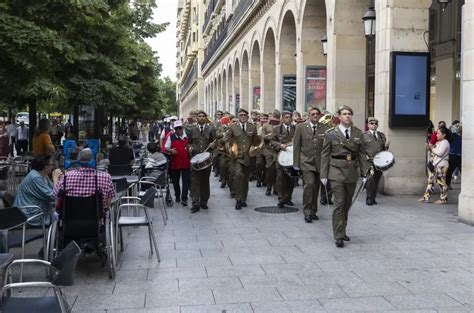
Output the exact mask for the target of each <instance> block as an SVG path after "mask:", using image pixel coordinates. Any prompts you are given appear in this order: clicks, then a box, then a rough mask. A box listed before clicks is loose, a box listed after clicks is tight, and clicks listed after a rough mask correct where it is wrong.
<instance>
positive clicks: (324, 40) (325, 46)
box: [321, 34, 328, 55]
mask: <svg viewBox="0 0 474 313" xmlns="http://www.w3.org/2000/svg"><path fill="white" fill-rule="evenodd" d="M321 43H322V44H323V54H324V55H327V54H328V36H327V35H326V34H324V36H323V38H321Z"/></svg>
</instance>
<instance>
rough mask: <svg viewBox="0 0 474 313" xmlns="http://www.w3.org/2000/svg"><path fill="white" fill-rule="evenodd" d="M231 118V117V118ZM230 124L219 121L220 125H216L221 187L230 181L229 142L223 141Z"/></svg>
mask: <svg viewBox="0 0 474 313" xmlns="http://www.w3.org/2000/svg"><path fill="white" fill-rule="evenodd" d="M229 120H230V119H229ZM227 128H228V125H226V124H223V123H219V126H217V127H216V138H217V139H218V141H217V149H216V150H217V154H218V160H219V168H220V171H219V174H220V181H221V186H220V187H221V188H225V187H226V184H227V183H228V181H229V160H230V154H229V145H228V143H225V142H222V141H221V140H220V139H222V138H223V137H224V135H225V132H226V131H227Z"/></svg>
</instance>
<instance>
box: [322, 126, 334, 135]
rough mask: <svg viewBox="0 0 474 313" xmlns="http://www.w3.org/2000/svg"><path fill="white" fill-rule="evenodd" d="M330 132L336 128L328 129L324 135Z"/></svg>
mask: <svg viewBox="0 0 474 313" xmlns="http://www.w3.org/2000/svg"><path fill="white" fill-rule="evenodd" d="M332 130H336V127H331V128H328V129H327V130H326V131H325V132H324V133H325V134H327V133H329V132H330V131H332Z"/></svg>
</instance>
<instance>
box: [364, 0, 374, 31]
mask: <svg viewBox="0 0 474 313" xmlns="http://www.w3.org/2000/svg"><path fill="white" fill-rule="evenodd" d="M362 20H363V21H364V30H365V37H366V38H368V39H371V38H372V37H374V36H375V10H374V7H373V6H371V7H369V8H368V9H367V12H365V14H364V17H363V18H362Z"/></svg>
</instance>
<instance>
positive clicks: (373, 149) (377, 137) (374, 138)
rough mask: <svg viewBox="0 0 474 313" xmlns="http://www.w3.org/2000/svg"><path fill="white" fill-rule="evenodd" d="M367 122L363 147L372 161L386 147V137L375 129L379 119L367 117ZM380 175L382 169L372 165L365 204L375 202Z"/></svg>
mask: <svg viewBox="0 0 474 313" xmlns="http://www.w3.org/2000/svg"><path fill="white" fill-rule="evenodd" d="M367 122H368V123H369V130H368V131H366V132H365V133H364V135H363V137H362V138H363V140H364V149H365V152H366V153H367V156H368V157H369V161H370V162H373V159H374V156H375V155H376V154H377V153H379V152H380V151H384V150H387V149H388V142H387V137H386V136H385V134H384V133H382V132H380V131H378V130H377V128H378V126H379V121H378V120H377V119H376V118H375V117H369V118H368V120H367ZM381 177H382V171H381V170H379V169H377V168H376V167H374V173H373V175H371V176H370V177H369V179H368V180H367V185H366V187H365V188H366V192H367V199H366V204H367V205H374V204H377V201H375V197H376V196H377V189H378V187H379V182H380V178H381Z"/></svg>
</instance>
